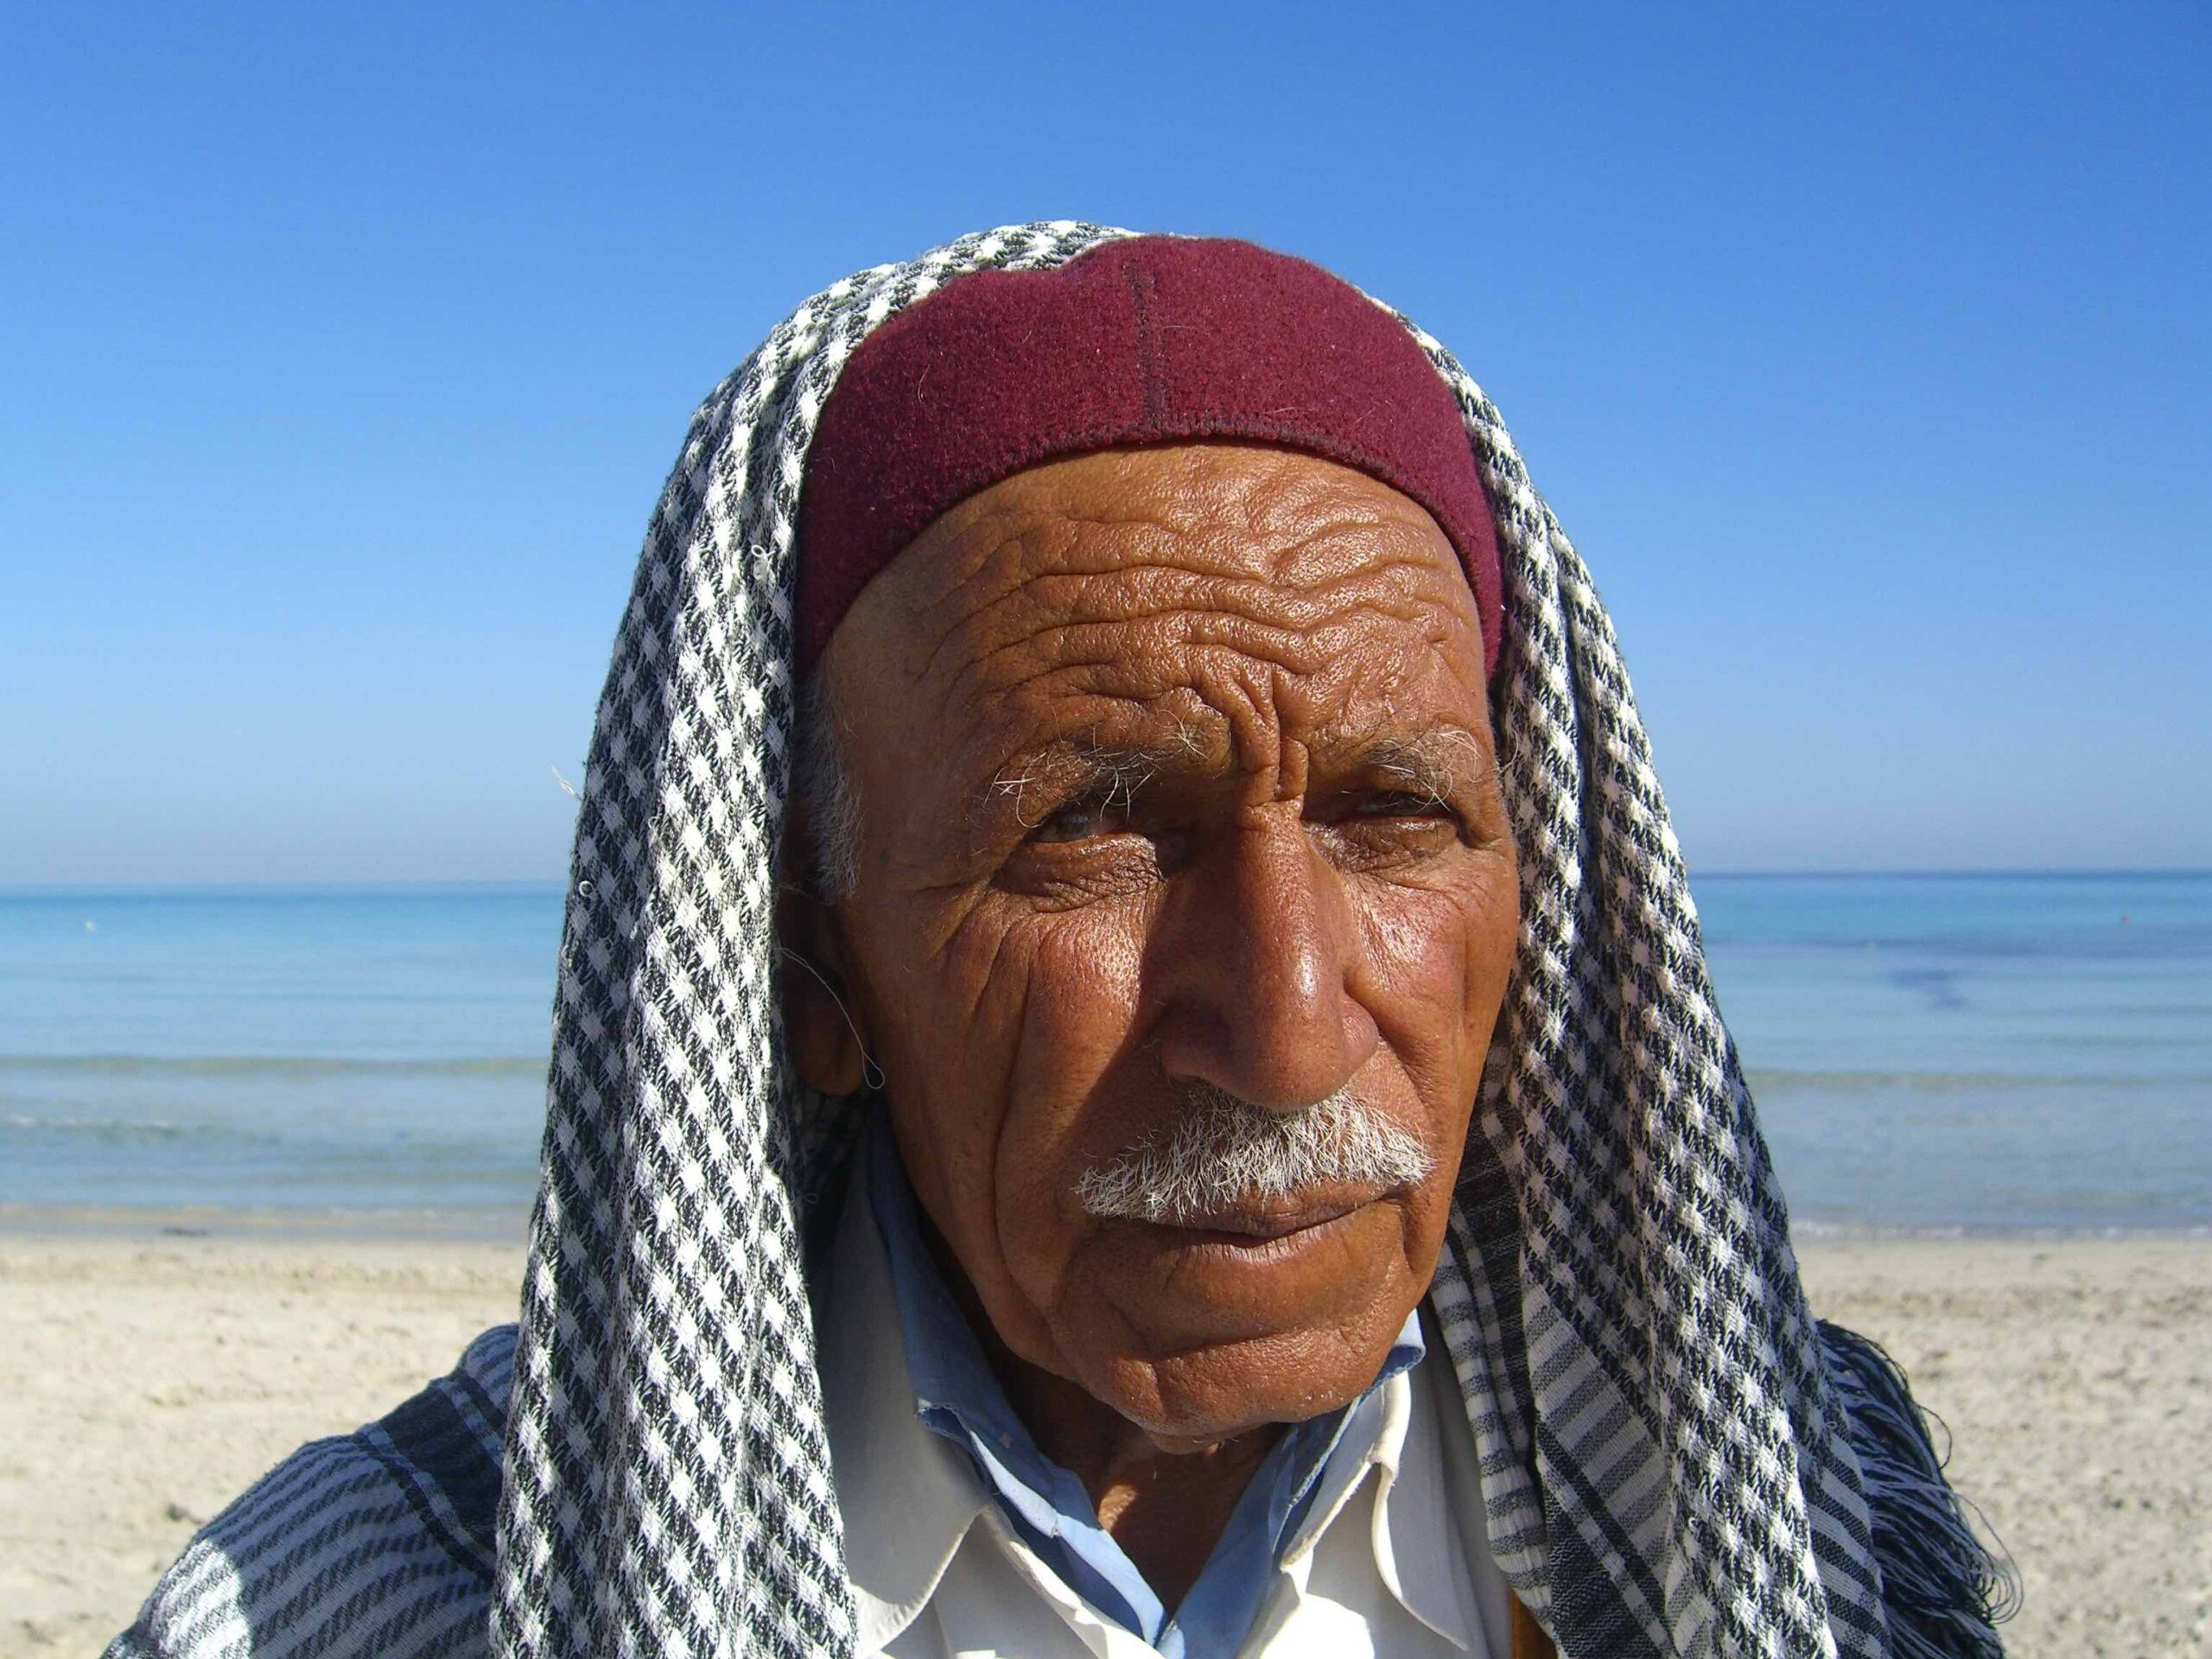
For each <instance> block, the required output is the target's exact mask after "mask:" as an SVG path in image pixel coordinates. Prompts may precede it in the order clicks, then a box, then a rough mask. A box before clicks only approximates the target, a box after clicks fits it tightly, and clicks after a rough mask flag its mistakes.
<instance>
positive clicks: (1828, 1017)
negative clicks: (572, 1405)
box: [0, 874, 2212, 1236]
mask: <svg viewBox="0 0 2212 1659" xmlns="http://www.w3.org/2000/svg"><path fill="white" fill-rule="evenodd" d="M1694 891H1695V893H1696V896H1697V900H1698V906H1699V909H1700V914H1701V916H1702V918H1703V922H1704V927H1705V933H1706V940H1707V951H1708V956H1709V958H1710V961H1711V964H1712V970H1713V979H1714V983H1715V985H1716V988H1718V990H1719V995H1720V1000H1721V1006H1722V1010H1723V1012H1724V1014H1725V1015H1726V1019H1727V1020H1728V1024H1729V1027H1730V1029H1731V1030H1732V1032H1733V1033H1734V1035H1735V1037H1736V1040H1737V1046H1738V1049H1739V1050H1740V1052H1742V1054H1743V1055H1744V1057H1745V1065H1746V1066H1747V1068H1748V1071H1749V1075H1750V1080H1751V1088H1752V1092H1753V1094H1754V1096H1755V1097H1756V1099H1757V1100H1758V1107H1759V1111H1760V1116H1761V1120H1762V1122H1763V1123H1764V1128H1765V1131H1766V1135H1767V1137H1768V1141H1769V1143H1770V1146H1771V1147H1772V1149H1773V1153H1774V1158H1775V1162H1776V1165H1777V1168H1778V1170H1779V1172H1780V1173H1781V1176H1782V1180H1783V1188H1784V1191H1785V1192H1786V1193H1787V1194H1788V1197H1789V1205H1790V1210H1791V1214H1792V1216H1793V1218H1794V1220H1795V1224H1796V1227H1797V1228H1798V1230H1800V1231H1801V1232H1808V1233H1818V1232H1823V1231H1831V1232H1846V1233H1853V1232H1872V1233H1887V1232H1899V1233H1928V1234H1956V1233H1979V1232H2022V1233H2048V1234H2054V1235H2069V1234H2100V1233H2135V1232H2196V1233H2202V1232H2206V1231H2208V1230H2212V874H2036V875H2012V874H2005V875H1859V874H1852V875H1764V874H1762V875H1706V876H1702V877H1700V878H1699V879H1698V880H1696V882H1695V884H1694ZM560 918H561V890H560V888H559V887H558V886H557V885H556V884H553V883H550V882H549V883H542V884H520V885H499V886H491V885H467V886H437V887H220V888H215V887H208V888H198V887H195V888H177V889H162V890H156V889H143V890H136V889H118V888H99V889H53V888H48V889H35V890H33V889H14V890H0V1217H8V1218H10V1219H12V1220H13V1221H15V1222H16V1223H17V1224H22V1223H23V1222H24V1221H25V1220H26V1219H27V1218H28V1219H29V1220H30V1221H31V1222H33V1223H35V1222H36V1221H37V1219H38V1218H39V1217H52V1216H59V1215H63V1214H67V1215H93V1216H124V1217H128V1216H129V1215H130V1214H133V1213H138V1212H158V1213H159V1214H162V1215H165V1216H177V1215H184V1216H192V1215H199V1216H203V1217H204V1216H207V1215H210V1214H213V1215H223V1216H229V1217H252V1218H254V1219H255V1220H257V1222H259V1223H266V1224H285V1223H287V1222H289V1221H296V1222H299V1223H302V1224H315V1225H330V1224H340V1225H343V1224H346V1223H348V1222H349V1221H351V1222H358V1223H360V1224H371V1225H379V1226H383V1227H385V1228H390V1227H393V1226H397V1227H399V1228H401V1229H403V1230H406V1229H410V1228H415V1227H418V1226H419V1227H423V1228H435V1229H440V1230H460V1231H463V1232H469V1233H476V1234H481V1235H486V1236H503V1235H504V1236H512V1235H517V1234H518V1233H519V1232H520V1230H521V1229H522V1226H523V1224H524V1219H525V1217H526V1216H527V1212H528V1210H529V1205H530V1202H531V1195H532V1192H533V1191H534V1188H535V1185H536V1169H537V1142H538V1132H539V1128H540V1124H541V1122H542V1117H543V1091H544V1074H545V1063H546V1051H547V1043H548V1031H549V1024H550V1010H551V1001H552V966H553V959H554V952H555V947H556V941H557V938H558V934H559V930H560Z"/></svg>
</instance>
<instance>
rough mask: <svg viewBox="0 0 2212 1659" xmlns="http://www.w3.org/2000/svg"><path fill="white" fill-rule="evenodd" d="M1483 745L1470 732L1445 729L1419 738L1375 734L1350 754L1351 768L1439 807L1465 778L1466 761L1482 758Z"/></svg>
mask: <svg viewBox="0 0 2212 1659" xmlns="http://www.w3.org/2000/svg"><path fill="white" fill-rule="evenodd" d="M1485 758H1486V757H1485V754H1484V748H1483V745H1482V743H1481V742H1480V741H1479V740H1478V739H1477V738H1476V737H1475V736H1474V734H1472V733H1471V732H1463V731H1457V730H1452V729H1449V728H1445V729H1440V730H1437V731H1434V732H1430V733H1427V734H1423V735H1422V736H1420V737H1411V738H1408V737H1378V738H1376V739H1374V740H1372V741H1370V742H1368V743H1365V744H1363V745H1362V746H1361V747H1359V748H1358V749H1357V751H1356V752H1355V753H1354V755H1353V769H1354V770H1362V771H1369V772H1374V773H1376V775H1378V776H1380V777H1383V778H1387V779H1389V780H1390V782H1391V783H1392V785H1395V787H1397V788H1398V789H1401V790H1402V791H1405V793H1407V794H1408V795H1411V796H1414V797H1415V798H1419V799H1421V800H1425V801H1429V802H1433V803H1434V804H1437V805H1439V806H1441V805H1442V804H1445V803H1446V801H1448V800H1450V799H1451V798H1452V794H1453V792H1454V791H1458V790H1459V789H1461V788H1463V787H1464V786H1465V784H1466V783H1467V782H1468V781H1469V779H1468V777H1467V772H1466V767H1467V765H1468V763H1469V762H1470V761H1471V762H1473V763H1474V764H1475V765H1477V766H1480V765H1482V764H1483V763H1484V760H1485Z"/></svg>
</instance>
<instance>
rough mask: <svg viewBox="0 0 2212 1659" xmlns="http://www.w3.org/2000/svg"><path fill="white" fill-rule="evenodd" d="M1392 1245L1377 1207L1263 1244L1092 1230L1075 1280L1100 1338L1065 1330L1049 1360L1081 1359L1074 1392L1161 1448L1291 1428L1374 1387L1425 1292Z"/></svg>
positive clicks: (1214, 1234)
mask: <svg viewBox="0 0 2212 1659" xmlns="http://www.w3.org/2000/svg"><path fill="white" fill-rule="evenodd" d="M1404 1245H1405V1231H1404V1227H1403V1212H1402V1210H1401V1209H1400V1208H1399V1206H1398V1205H1395V1204H1391V1203H1389V1202H1378V1203H1374V1204H1370V1205H1362V1206H1360V1207H1358V1208H1357V1209H1353V1210H1351V1211H1345V1212H1343V1213H1340V1214H1338V1215H1335V1216H1332V1217H1325V1218H1321V1219H1317V1220H1313V1221H1310V1222H1308V1223H1307V1224H1304V1225H1300V1226H1296V1227H1293V1228H1290V1229H1287V1230H1270V1231H1264V1232H1262V1231H1240V1230H1231V1229H1224V1228H1221V1227H1218V1226H1213V1227H1195V1228H1192V1227H1171V1226H1161V1225H1158V1224H1152V1223H1144V1222H1114V1223H1109V1224H1103V1225H1102V1226H1101V1227H1100V1228H1099V1229H1098V1230H1097V1231H1096V1233H1094V1234H1093V1236H1091V1238H1090V1240H1089V1241H1088V1242H1087V1244H1086V1248H1085V1249H1084V1251H1083V1252H1082V1259H1081V1269H1082V1271H1081V1274H1080V1282H1081V1284H1082V1287H1083V1290H1084V1294H1085V1295H1086V1296H1087V1297H1095V1298H1096V1299H1097V1300H1098V1302H1099V1304H1100V1305H1101V1306H1103V1307H1105V1308H1108V1309H1110V1310H1111V1317H1110V1318H1109V1319H1106V1320H1103V1321H1101V1322H1100V1325H1099V1327H1098V1334H1099V1335H1100V1336H1101V1337H1104V1338H1107V1339H1106V1340H1105V1341H1104V1342H1102V1343H1101V1344H1098V1345H1097V1346H1093V1345H1092V1344H1089V1343H1085V1342H1083V1341H1082V1340H1081V1339H1080V1333H1077V1332H1069V1333H1067V1334H1066V1335H1065V1336H1064V1337H1063V1338H1062V1343H1061V1346H1062V1351H1063V1352H1064V1353H1065V1354H1067V1355H1068V1357H1071V1358H1075V1357H1077V1354H1078V1353H1081V1357H1080V1358H1078V1359H1077V1367H1076V1368H1077V1370H1078V1371H1079V1372H1080V1373H1081V1374H1082V1375H1081V1377H1080V1379H1079V1380H1080V1381H1081V1383H1082V1384H1083V1386H1084V1388H1085V1389H1088V1390H1089V1391H1090V1393H1091V1394H1093V1395H1096V1397H1097V1398H1099V1399H1100V1400H1102V1401H1103V1402H1105V1403H1107V1404H1108V1405H1109V1406H1111V1407H1113V1408H1114V1409H1115V1410H1116V1411H1117V1412H1119V1413H1120V1414H1122V1416H1124V1417H1126V1418H1128V1419H1129V1420H1130V1421H1132V1422H1135V1423H1136V1424H1137V1425H1138V1426H1139V1427H1142V1428H1143V1429H1144V1430H1145V1432H1146V1433H1147V1434H1149V1435H1151V1436H1152V1437H1153V1439H1154V1440H1156V1441H1157V1442H1159V1443H1160V1446H1162V1447H1163V1448H1164V1449H1168V1450H1176V1449H1189V1448H1193V1447H1198V1446H1211V1445H1214V1444H1216V1443H1217V1442H1218V1441H1220V1440H1223V1439H1224V1438H1227V1437H1230V1436H1233V1435H1236V1434H1239V1433H1246V1432H1249V1430H1251V1429H1254V1428H1256V1427H1262V1426H1264V1425H1267V1424H1269V1423H1284V1422H1302V1421H1305V1420H1306V1419H1307V1418H1310V1417H1315V1416H1319V1414H1322V1413H1323V1412H1325V1411H1330V1410H1333V1409H1334V1408H1337V1407H1338V1406H1340V1405H1343V1404H1344V1403H1345V1402H1347V1401H1349V1400H1351V1399H1354V1398H1356V1397H1357V1395H1359V1394H1361V1393H1362V1392H1363V1391H1364V1389H1366V1388H1367V1386H1368V1385H1369V1384H1370V1383H1372V1382H1373V1381H1374V1380H1375V1374H1376V1371H1377V1370H1380V1369H1381V1366H1382V1363H1383V1358H1384V1357H1385V1356H1386V1355H1387V1354H1388V1353H1389V1346H1390V1343H1391V1341H1392V1339H1393V1338H1395V1336H1396V1335H1397V1332H1398V1330H1399V1328H1400V1327H1401V1326H1402V1325H1403V1323H1404V1321H1405V1316H1406V1313H1407V1310H1408V1308H1409V1307H1410V1306H1413V1304H1414V1302H1415V1301H1417V1300H1419V1298H1420V1295H1421V1291H1422V1290H1423V1289H1425V1288H1426V1287H1427V1274H1419V1275H1416V1274H1414V1271H1413V1267H1412V1264H1410V1263H1409V1262H1407V1260H1406V1256H1405V1250H1404ZM1108 1332H1111V1335H1110V1337H1108V1336H1107V1333H1108ZM1070 1337H1074V1338H1076V1340H1074V1341H1072V1342H1071V1341H1070V1340H1069V1339H1068V1338H1070ZM1085 1349H1088V1350H1089V1352H1087V1353H1082V1351H1083V1350H1085ZM1102 1350H1103V1351H1102ZM1179 1443H1180V1444H1179Z"/></svg>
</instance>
